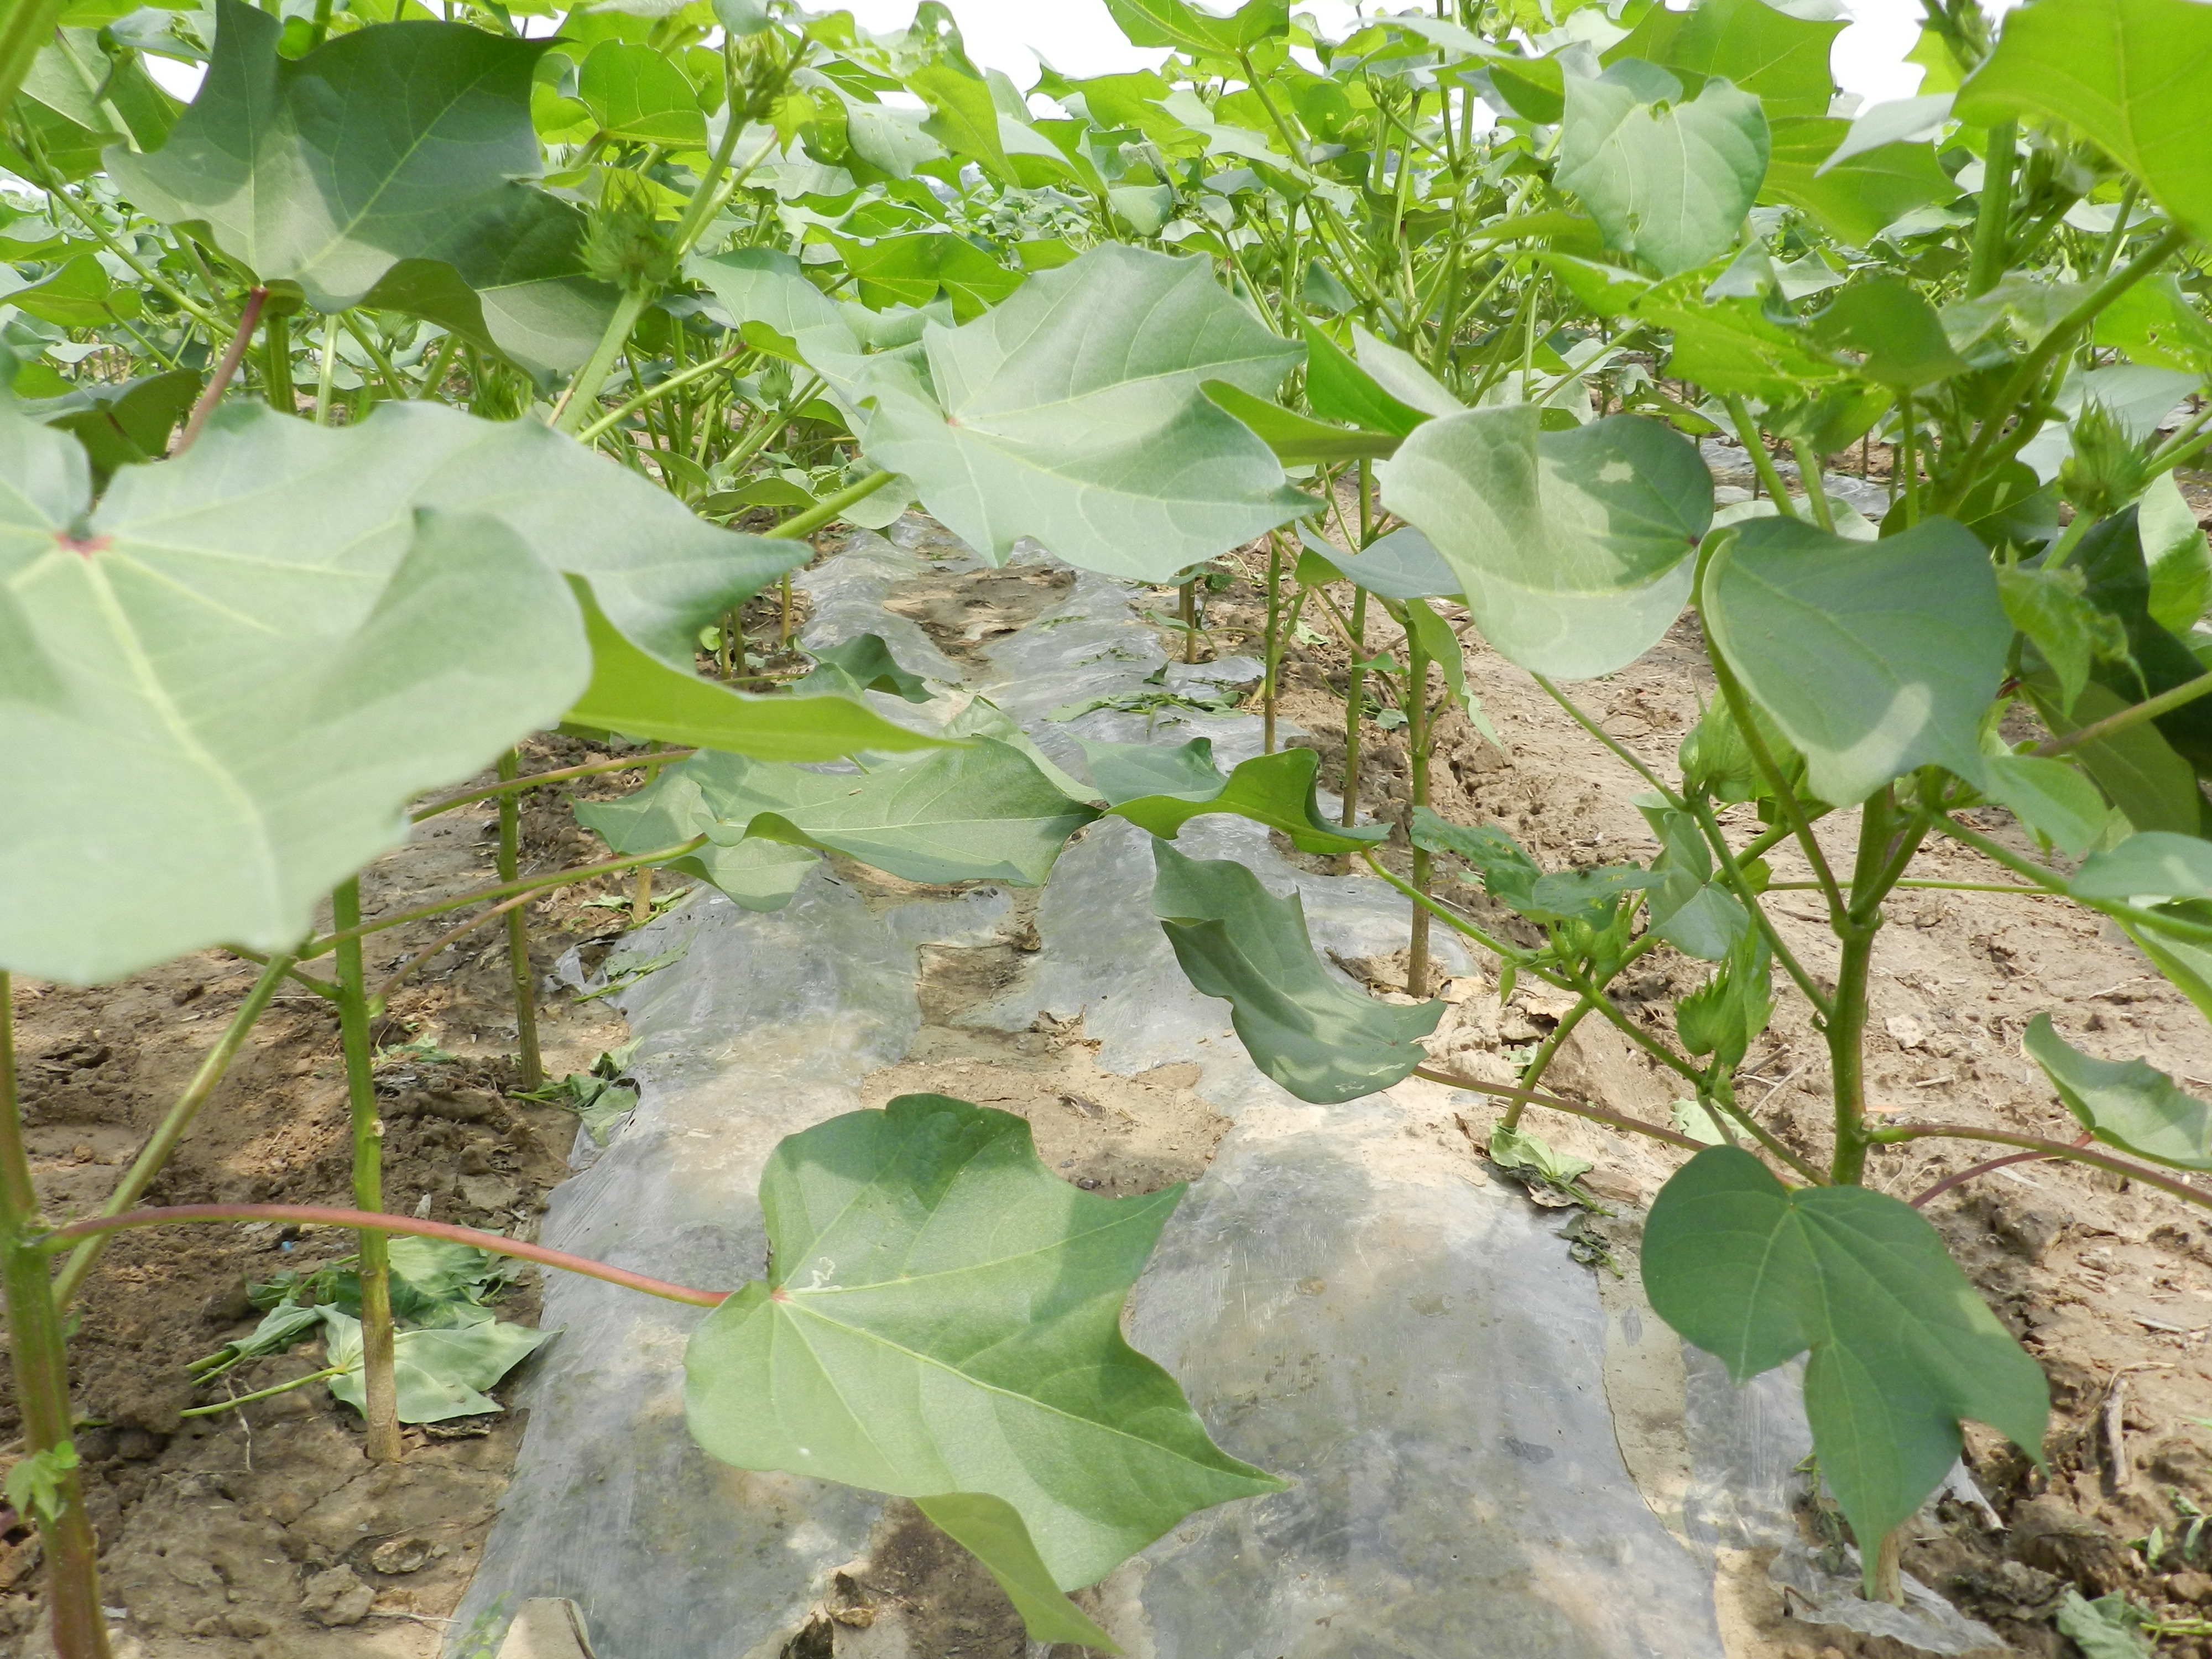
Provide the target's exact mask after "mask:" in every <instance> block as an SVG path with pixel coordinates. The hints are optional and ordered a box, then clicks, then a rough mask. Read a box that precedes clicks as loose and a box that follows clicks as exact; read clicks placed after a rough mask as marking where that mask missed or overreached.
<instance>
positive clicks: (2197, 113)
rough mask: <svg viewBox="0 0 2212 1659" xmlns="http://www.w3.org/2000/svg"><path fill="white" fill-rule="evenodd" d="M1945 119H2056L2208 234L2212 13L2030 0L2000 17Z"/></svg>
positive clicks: (2180, 0)
mask: <svg viewBox="0 0 2212 1659" xmlns="http://www.w3.org/2000/svg"><path fill="white" fill-rule="evenodd" d="M1954 113H1955V114H1956V115H1957V116H1958V118H1960V120H1962V121H1971V122H1974V123H1976V124H1977V125H1990V124H1992V123H1994V122H1996V121H2000V120H2003V119H2007V118H2010V117H2014V116H2021V115H2024V116H2027V117H2028V118H2031V119H2035V120H2051V121H2063V122H2064V123H2065V124H2066V125H2068V126H2070V127H2072V128H2074V129H2075V131H2078V132H2080V133H2081V134H2082V135H2083V136H2084V137H2087V138H2088V139H2089V140H2090V141H2091V142H2092V143H2095V144H2096V145H2097V146H2098V147H2099V148H2100V149H2103V150H2104V151H2105V152H2106V154H2107V155H2110V156H2111V157H2112V159H2113V160H2114V161H2118V163H2119V164H2120V165H2121V166H2122V167H2125V168H2127V169H2128V171H2129V172H2130V173H2134V174H2135V175H2136V178H2138V179H2141V180H2142V183H2143V185H2144V186H2145V187H2146V188H2147V189H2148V191H2150V193H2151V195H2152V197H2154V198H2155V199H2156V201H2157V202H2158V204H2160V206H2161V207H2163V208H2164V209H2166V211H2167V212H2168V213H2169V214H2171V215H2172V216H2173V218H2174V220H2175V221H2176V222H2178V223H2179V224H2182V225H2185V226H2187V227H2188V228H2190V229H2191V231H2193V232H2194V233H2195V234H2197V235H2198V236H2200V237H2203V236H2208V235H2212V151H2208V150H2207V149H2206V148H2205V144H2204V133H2205V130H2206V128H2207V127H2208V126H2209V125H2212V10H2207V9H2205V8H2204V7H2203V6H2201V5H2197V4H2195V3H2193V0H2035V3H2033V4H2032V5H2027V6H2023V7H2021V9H2019V10H2018V11H2015V12H2013V13H2010V14H2009V15H2007V17H2006V18H2005V22H2004V31H2003V33H2002V34H2001V35H2000V36H1999V37H1998V39H1997V46H1996V51H1995V52H1992V53H1991V54H1990V58H1989V59H1988V61H1986V62H1985V63H1984V64H1982V66H1981V67H1980V68H1979V69H1978V70H1975V71H1974V73H1973V74H1972V76H1969V77H1968V78H1967V80H1966V84H1965V85H1964V86H1962V87H1961V88H1960V89H1959V98H1958V102H1957V104H1956V105H1955V106H1954Z"/></svg>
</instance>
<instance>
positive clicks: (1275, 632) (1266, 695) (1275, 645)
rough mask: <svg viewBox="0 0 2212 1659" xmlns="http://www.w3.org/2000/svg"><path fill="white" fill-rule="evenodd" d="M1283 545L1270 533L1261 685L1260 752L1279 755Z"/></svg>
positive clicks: (1268, 533)
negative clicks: (1277, 698) (1277, 700)
mask: <svg viewBox="0 0 2212 1659" xmlns="http://www.w3.org/2000/svg"><path fill="white" fill-rule="evenodd" d="M1282 619H1283V542H1282V538H1281V537H1279V535H1277V534H1276V533H1275V532H1273V531H1270V532H1267V635H1266V641H1265V642H1266V645H1267V663H1266V667H1265V670H1264V671H1263V673H1262V675H1261V686H1260V752H1261V754H1263V755H1272V754H1273V753H1274V752H1275V686H1276V680H1277V678H1278V677H1279V674H1280V673H1281V671H1282V664H1283V636H1282V631H1281V629H1282Z"/></svg>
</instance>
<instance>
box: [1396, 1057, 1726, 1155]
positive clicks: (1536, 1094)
mask: <svg viewBox="0 0 2212 1659" xmlns="http://www.w3.org/2000/svg"><path fill="white" fill-rule="evenodd" d="M1413 1075H1414V1076H1415V1077H1418V1078H1425V1079H1428V1080H1429V1081H1430V1082H1431V1083H1441V1084H1443V1085H1444V1086H1445V1087H1447V1088H1450V1089H1465V1090H1467V1091H1469V1092H1470V1093H1473V1094H1478V1095H1495V1096H1497V1097H1498V1098H1499V1099H1501V1100H1510V1101H1511V1102H1513V1103H1515V1104H1516V1105H1525V1106H1547V1107H1549V1108H1550V1109H1552V1110H1553V1111H1555V1112H1565V1113H1568V1114H1570V1115H1572V1116H1575V1117H1586V1118H1588V1119H1589V1121H1591V1122H1593V1123H1606V1124H1610V1125H1611V1126H1612V1127H1614V1128H1616V1129H1626V1130H1627V1131H1628V1132H1629V1133H1631V1134H1638V1135H1649V1136H1650V1138H1651V1139H1654V1140H1663V1141H1665V1142H1666V1143H1667V1144H1668V1146H1680V1147H1681V1148H1683V1149H1684V1150H1685V1151H1686V1152H1703V1151H1705V1143H1704V1142H1703V1141H1699V1140H1692V1139H1690V1137H1689V1136H1687V1135H1686V1134H1682V1133H1680V1132H1678V1131H1676V1130H1674V1129H1666V1128H1662V1127H1660V1126H1659V1125H1658V1124H1656V1123H1646V1122H1645V1121H1644V1120H1643V1119H1642V1118H1638V1117H1623V1116H1622V1115H1620V1113H1618V1112H1608V1111H1607V1110H1606V1109H1605V1108H1603V1107H1602V1106H1585V1105H1583V1104H1582V1103H1580V1102H1578V1101H1572V1100H1569V1099H1567V1098H1566V1097H1565V1096H1563V1095H1555V1094H1551V1093H1548V1092H1547V1091H1541V1090H1534V1089H1516V1088H1512V1087H1510V1086H1508V1085H1505V1084H1503V1083H1477V1082H1476V1081H1475V1080H1474V1079H1473V1078H1466V1077H1457V1076H1455V1075H1454V1074H1453V1073H1449V1072H1439V1071H1437V1069H1436V1068H1435V1067H1433V1066H1415V1067H1413Z"/></svg>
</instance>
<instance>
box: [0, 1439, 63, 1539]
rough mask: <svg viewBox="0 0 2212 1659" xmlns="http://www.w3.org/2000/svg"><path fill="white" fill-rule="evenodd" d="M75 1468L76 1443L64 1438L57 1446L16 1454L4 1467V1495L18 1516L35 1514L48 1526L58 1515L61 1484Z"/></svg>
mask: <svg viewBox="0 0 2212 1659" xmlns="http://www.w3.org/2000/svg"><path fill="white" fill-rule="evenodd" d="M76 1467H77V1455H76V1444H75V1443H73V1442H71V1441H68V1440H64V1441H63V1442H62V1443H61V1444H59V1445H58V1446H49V1447H47V1448H46V1449H45V1450H44V1451H35V1452H33V1453H31V1454H30V1455H28V1456H27V1457H19V1458H17V1459H16V1460H15V1462H14V1463H13V1464H11V1465H10V1466H9V1470H8V1479H7V1482H6V1486H5V1489H4V1494H0V1495H4V1496H5V1497H6V1498H7V1499H8V1504H9V1508H10V1509H13V1510H15V1513H16V1514H18V1515H27V1516H33V1517H35V1518H36V1519H37V1520H38V1521H39V1522H41V1523H42V1524H45V1525H47V1526H51V1525H52V1524H53V1523H54V1522H55V1521H56V1520H57V1519H58V1517H59V1516H60V1515H61V1509H62V1487H63V1486H64V1483H65V1482H66V1481H67V1480H68V1478H69V1473H70V1470H71V1469H74V1468H76Z"/></svg>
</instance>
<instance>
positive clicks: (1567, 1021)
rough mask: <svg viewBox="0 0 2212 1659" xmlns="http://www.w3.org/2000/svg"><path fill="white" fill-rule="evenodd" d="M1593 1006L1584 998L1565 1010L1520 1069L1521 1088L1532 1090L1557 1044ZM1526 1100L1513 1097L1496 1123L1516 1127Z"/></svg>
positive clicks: (1588, 999) (1526, 1098) (1557, 1050)
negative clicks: (1563, 1016)
mask: <svg viewBox="0 0 2212 1659" xmlns="http://www.w3.org/2000/svg"><path fill="white" fill-rule="evenodd" d="M1596 1006H1597V1000H1596V999H1595V998H1594V997H1590V996H1588V995H1585V996H1584V997H1583V1000H1581V1001H1580V1002H1577V1004H1575V1006H1573V1007H1572V1008H1570V1009H1569V1010H1568V1011H1567V1013H1566V1018H1564V1019H1562V1020H1561V1021H1560V1022H1559V1024H1557V1025H1554V1026H1553V1028H1552V1034H1551V1035H1550V1036H1547V1037H1546V1038H1545V1039H1544V1041H1543V1042H1541V1044H1540V1045H1538V1047H1537V1049H1536V1052H1535V1054H1534V1055H1533V1056H1532V1057H1531V1058H1530V1060H1529V1061H1528V1065H1526V1066H1523V1067H1522V1070H1521V1086H1522V1088H1523V1089H1524V1090H1528V1091H1534V1089H1535V1087H1536V1085H1538V1084H1539V1083H1541V1082H1542V1081H1543V1080H1544V1073H1546V1072H1547V1071H1548V1070H1550V1069H1551V1065H1552V1061H1553V1059H1554V1058H1555V1057H1556V1056H1557V1055H1558V1054H1559V1048H1560V1045H1561V1044H1563V1043H1565V1042H1566V1040H1567V1039H1568V1038H1569V1037H1571V1036H1573V1035H1574V1034H1575V1027H1576V1026H1577V1025H1579V1024H1582V1023H1583V1016H1584V1015H1586V1014H1588V1013H1589V1012H1590V1010H1591V1009H1593V1008H1595V1007H1596ZM1528 1099H1529V1097H1528V1095H1525V1094H1524V1095H1520V1096H1516V1097H1515V1098H1514V1100H1513V1101H1512V1103H1510V1105H1508V1106H1507V1107H1506V1109H1505V1115H1504V1117H1503V1118H1502V1119H1500V1120H1499V1121H1500V1122H1501V1123H1502V1124H1503V1125H1504V1127H1506V1128H1508V1129H1517V1128H1519V1127H1521V1114H1522V1111H1523V1110H1525V1109H1527V1107H1528Z"/></svg>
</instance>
